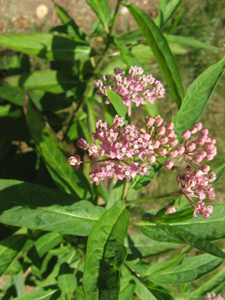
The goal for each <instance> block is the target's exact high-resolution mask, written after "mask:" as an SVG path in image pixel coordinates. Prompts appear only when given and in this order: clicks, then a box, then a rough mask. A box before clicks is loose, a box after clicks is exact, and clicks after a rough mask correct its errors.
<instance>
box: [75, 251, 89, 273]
mask: <svg viewBox="0 0 225 300" xmlns="http://www.w3.org/2000/svg"><path fill="white" fill-rule="evenodd" d="M85 256H86V254H85V253H84V255H83V256H82V257H81V259H80V261H79V263H78V265H77V267H76V269H75V271H74V275H76V274H77V271H78V270H79V268H80V266H81V264H82V262H83V261H84V259H85Z"/></svg>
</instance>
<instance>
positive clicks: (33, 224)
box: [0, 180, 104, 256]
mask: <svg viewBox="0 0 225 300" xmlns="http://www.w3.org/2000/svg"><path fill="white" fill-rule="evenodd" d="M0 199H1V202H0V212H1V214H0V222H2V223H4V224H8V225H13V226H24V227H27V228H30V229H42V230H46V231H54V232H60V233H65V234H73V235H81V236H88V235H89V234H90V232H91V230H92V227H93V226H94V225H95V223H96V222H97V220H98V219H99V218H100V216H101V215H102V213H103V212H104V209H103V208H102V207H99V206H94V205H93V204H92V203H91V202H89V201H85V200H82V201H79V202H76V201H77V198H76V197H74V196H72V195H69V194H66V193H64V192H61V191H57V190H52V189H48V188H45V187H42V186H39V185H36V184H32V183H28V182H23V181H17V180H0ZM74 202H76V203H74ZM41 251H42V250H40V252H39V253H41ZM34 256H35V255H34Z"/></svg>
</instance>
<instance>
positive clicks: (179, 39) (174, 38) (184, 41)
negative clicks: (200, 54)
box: [165, 34, 219, 51]
mask: <svg viewBox="0 0 225 300" xmlns="http://www.w3.org/2000/svg"><path fill="white" fill-rule="evenodd" d="M165 38H166V39H167V41H168V42H172V43H178V44H181V45H186V46H190V47H193V48H197V49H208V50H212V51H215V50H219V48H218V47H215V46H212V45H209V44H205V43H202V42H200V41H198V40H196V39H194V38H191V37H188V36H180V35H171V34H167V35H165Z"/></svg>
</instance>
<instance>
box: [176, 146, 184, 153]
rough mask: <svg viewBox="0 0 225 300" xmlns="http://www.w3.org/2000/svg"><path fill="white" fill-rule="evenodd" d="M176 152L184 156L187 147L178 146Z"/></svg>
mask: <svg viewBox="0 0 225 300" xmlns="http://www.w3.org/2000/svg"><path fill="white" fill-rule="evenodd" d="M176 150H177V152H178V154H184V152H185V147H184V146H182V145H181V146H178V147H177V148H176Z"/></svg>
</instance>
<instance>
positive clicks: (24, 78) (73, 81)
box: [4, 71, 78, 94]
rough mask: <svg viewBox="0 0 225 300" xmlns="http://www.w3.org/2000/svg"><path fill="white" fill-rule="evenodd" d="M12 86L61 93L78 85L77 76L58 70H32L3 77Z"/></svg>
mask: <svg viewBox="0 0 225 300" xmlns="http://www.w3.org/2000/svg"><path fill="white" fill-rule="evenodd" d="M4 82H5V83H7V84H8V85H10V86H13V87H20V88H22V89H28V90H41V91H45V92H51V93H54V94H60V93H63V92H64V91H65V90H69V89H71V88H74V87H76V86H77V85H78V81H77V77H76V76H73V75H72V74H67V73H64V72H60V71H34V72H32V73H24V74H22V75H18V76H11V77H6V78H4Z"/></svg>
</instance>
